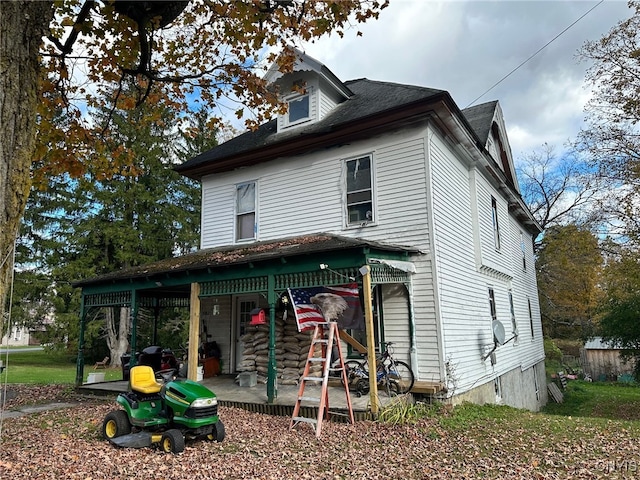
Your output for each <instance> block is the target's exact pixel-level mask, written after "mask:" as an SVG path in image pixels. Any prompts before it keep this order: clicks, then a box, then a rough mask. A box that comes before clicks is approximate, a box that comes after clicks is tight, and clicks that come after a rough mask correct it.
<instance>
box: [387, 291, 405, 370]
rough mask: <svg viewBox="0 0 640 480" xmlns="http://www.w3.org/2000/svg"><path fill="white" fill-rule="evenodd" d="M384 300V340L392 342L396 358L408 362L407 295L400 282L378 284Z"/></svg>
mask: <svg viewBox="0 0 640 480" xmlns="http://www.w3.org/2000/svg"><path fill="white" fill-rule="evenodd" d="M380 288H381V289H382V299H383V302H384V307H383V311H384V341H385V342H393V356H394V357H395V358H396V360H402V361H404V362H407V363H409V362H410V361H411V359H410V355H409V347H410V343H409V318H408V317H407V310H408V307H409V296H408V293H407V289H406V288H405V286H404V285H402V284H391V285H380Z"/></svg>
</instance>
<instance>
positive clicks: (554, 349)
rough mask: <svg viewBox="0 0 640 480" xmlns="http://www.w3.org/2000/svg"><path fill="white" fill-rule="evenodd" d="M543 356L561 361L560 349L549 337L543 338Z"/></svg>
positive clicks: (553, 360)
mask: <svg viewBox="0 0 640 480" xmlns="http://www.w3.org/2000/svg"><path fill="white" fill-rule="evenodd" d="M544 356H545V357H546V359H547V360H550V361H552V362H561V361H562V350H560V349H559V348H558V346H557V345H556V343H555V341H554V340H552V339H550V338H545V339H544Z"/></svg>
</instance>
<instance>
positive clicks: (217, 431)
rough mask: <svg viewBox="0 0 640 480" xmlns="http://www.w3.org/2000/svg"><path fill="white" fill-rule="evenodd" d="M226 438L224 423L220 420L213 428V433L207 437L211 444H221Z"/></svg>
mask: <svg viewBox="0 0 640 480" xmlns="http://www.w3.org/2000/svg"><path fill="white" fill-rule="evenodd" d="M224 437H225V431H224V423H222V420H218V421H217V422H216V423H215V425H214V426H213V432H211V433H210V434H209V435H207V440H209V441H211V442H213V441H216V442H221V441H223V440H224Z"/></svg>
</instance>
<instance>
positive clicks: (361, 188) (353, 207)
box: [345, 155, 374, 226]
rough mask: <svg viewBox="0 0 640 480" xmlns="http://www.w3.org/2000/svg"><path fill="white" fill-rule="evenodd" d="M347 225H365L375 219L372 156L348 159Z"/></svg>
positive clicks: (346, 170) (346, 169)
mask: <svg viewBox="0 0 640 480" xmlns="http://www.w3.org/2000/svg"><path fill="white" fill-rule="evenodd" d="M345 172H346V176H347V178H346V186H347V196H346V202H347V205H346V206H347V225H349V226H352V225H363V224H367V223H369V222H372V221H373V220H374V215H373V191H372V187H371V185H372V181H371V156H370V155H366V156H363V157H359V158H355V159H352V160H347V161H346V168H345Z"/></svg>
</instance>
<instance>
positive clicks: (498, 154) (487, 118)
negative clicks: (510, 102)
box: [462, 101, 520, 192]
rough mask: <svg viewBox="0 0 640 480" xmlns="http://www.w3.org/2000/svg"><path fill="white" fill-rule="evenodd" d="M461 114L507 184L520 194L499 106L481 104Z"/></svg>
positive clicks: (466, 109)
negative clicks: (503, 175)
mask: <svg viewBox="0 0 640 480" xmlns="http://www.w3.org/2000/svg"><path fill="white" fill-rule="evenodd" d="M462 113H463V114H464V116H465V118H466V119H467V121H468V122H469V124H470V125H471V126H472V128H473V130H474V131H475V132H476V134H477V135H478V138H479V139H480V141H481V142H482V143H483V146H484V148H485V149H486V150H487V152H489V154H490V155H491V158H492V159H493V160H494V162H495V163H496V164H497V166H498V168H500V170H502V172H503V173H504V174H505V177H506V181H507V183H508V184H509V185H510V186H511V187H512V188H514V189H515V190H516V191H517V192H520V188H519V186H518V182H517V179H516V175H515V167H514V164H513V157H512V155H511V146H510V145H509V139H508V137H507V129H506V127H505V123H504V115H503V114H502V108H500V104H499V103H498V102H497V101H493V102H488V103H483V104H481V105H476V106H473V107H470V108H465V109H464V110H463V111H462Z"/></svg>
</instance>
